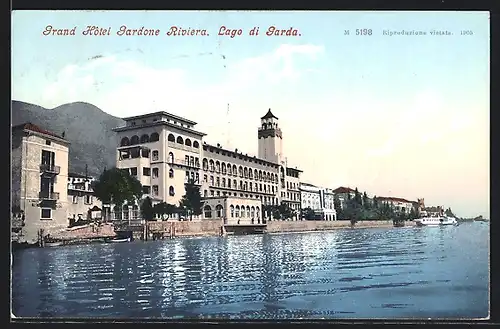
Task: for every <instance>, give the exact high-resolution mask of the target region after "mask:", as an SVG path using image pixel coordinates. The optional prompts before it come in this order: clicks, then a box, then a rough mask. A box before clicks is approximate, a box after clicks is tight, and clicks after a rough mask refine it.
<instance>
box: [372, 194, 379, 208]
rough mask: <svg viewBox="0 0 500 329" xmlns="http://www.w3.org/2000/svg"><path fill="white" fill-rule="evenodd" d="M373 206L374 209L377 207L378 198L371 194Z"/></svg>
mask: <svg viewBox="0 0 500 329" xmlns="http://www.w3.org/2000/svg"><path fill="white" fill-rule="evenodd" d="M373 208H374V209H377V208H378V199H377V196H376V195H374V196H373Z"/></svg>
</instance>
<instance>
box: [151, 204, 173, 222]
mask: <svg viewBox="0 0 500 329" xmlns="http://www.w3.org/2000/svg"><path fill="white" fill-rule="evenodd" d="M153 212H154V213H155V214H158V215H160V216H161V217H162V218H163V215H167V218H170V216H171V215H173V214H175V213H176V212H177V207H176V206H175V205H173V204H170V203H166V202H160V203H158V204H156V205H155V206H154V207H153Z"/></svg>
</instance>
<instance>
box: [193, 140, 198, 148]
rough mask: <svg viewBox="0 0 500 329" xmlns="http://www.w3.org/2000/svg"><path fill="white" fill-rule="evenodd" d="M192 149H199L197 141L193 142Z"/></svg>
mask: <svg viewBox="0 0 500 329" xmlns="http://www.w3.org/2000/svg"><path fill="white" fill-rule="evenodd" d="M193 147H194V148H195V149H197V148H199V147H200V143H198V141H194V142H193Z"/></svg>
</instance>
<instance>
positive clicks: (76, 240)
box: [11, 220, 415, 252]
mask: <svg viewBox="0 0 500 329" xmlns="http://www.w3.org/2000/svg"><path fill="white" fill-rule="evenodd" d="M163 223H165V224H163ZM179 223H180V224H177V225H179V230H177V229H175V231H176V232H175V234H174V235H172V236H171V235H170V232H168V231H163V230H162V232H161V233H162V234H161V236H159V237H157V238H153V236H154V234H155V233H156V234H158V233H160V232H158V231H157V232H155V230H150V232H151V235H150V236H148V239H146V240H143V239H133V240H132V241H144V242H146V241H156V240H166V239H175V238H204V237H220V236H221V234H220V221H215V220H214V221H210V222H205V223H203V224H208V225H203V226H200V223H199V222H179ZM405 224H406V225H405V226H404V227H415V225H414V223H413V222H406V223H405ZM150 225H151V226H163V225H168V226H170V225H171V222H151V223H150ZM148 226H149V225H148ZM181 228H182V229H181ZM373 228H386V229H387V228H398V227H395V226H394V224H393V222H392V221H382V220H380V221H358V222H357V223H356V224H355V225H354V226H352V225H351V222H350V221H349V220H340V221H270V222H268V223H267V227H266V231H265V232H263V233H247V234H242V235H254V234H255V235H264V234H270V235H276V234H294V233H313V232H328V231H335V230H342V229H348V230H356V229H373ZM150 229H151V227H150ZM237 235H241V234H226V235H224V236H237ZM115 236H117V235H115ZM109 238H112V237H111V236H109V235H102V236H98V235H96V236H91V237H89V236H86V237H77V236H75V237H61V238H60V239H58V242H61V243H62V244H61V245H57V246H45V247H44V248H57V247H64V246H69V245H87V244H95V243H103V244H104V243H108V242H107V241H106V239H109ZM11 246H12V247H11V250H12V252H15V251H18V250H23V249H28V248H40V247H39V246H38V244H37V243H34V244H28V243H16V242H12V243H11Z"/></svg>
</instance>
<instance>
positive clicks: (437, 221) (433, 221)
mask: <svg viewBox="0 0 500 329" xmlns="http://www.w3.org/2000/svg"><path fill="white" fill-rule="evenodd" d="M415 224H416V225H417V226H443V225H458V222H457V220H456V219H455V218H453V217H446V216H445V217H443V216H440V217H423V218H417V219H415Z"/></svg>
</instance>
